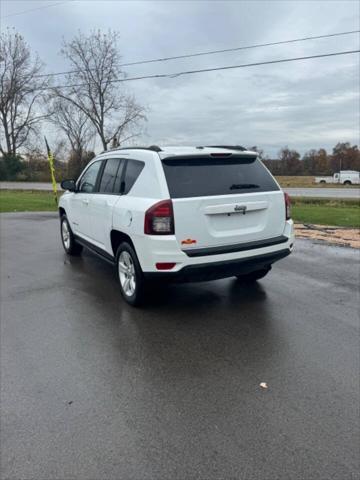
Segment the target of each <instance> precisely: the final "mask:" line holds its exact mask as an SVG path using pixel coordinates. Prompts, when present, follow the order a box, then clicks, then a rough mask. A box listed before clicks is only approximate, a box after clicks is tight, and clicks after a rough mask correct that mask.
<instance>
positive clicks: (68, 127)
mask: <svg viewBox="0 0 360 480" xmlns="http://www.w3.org/2000/svg"><path fill="white" fill-rule="evenodd" d="M49 113H50V116H49V120H50V122H51V123H53V124H54V125H55V126H56V127H58V128H59V129H60V130H62V131H63V133H64V134H65V136H66V138H67V140H68V142H69V144H70V147H71V150H72V151H73V152H76V153H77V155H78V156H79V157H80V158H81V156H82V153H83V152H84V150H86V148H87V146H88V144H89V142H90V140H91V137H92V136H93V135H94V127H93V125H92V124H91V123H90V120H89V117H88V116H87V115H85V113H84V112H83V111H82V110H80V109H79V108H78V107H76V106H75V105H74V104H73V103H72V102H69V101H68V100H65V99H64V98H60V97H55V98H54V99H53V102H52V103H51V104H50V108H49Z"/></svg>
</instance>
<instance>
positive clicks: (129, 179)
mask: <svg viewBox="0 0 360 480" xmlns="http://www.w3.org/2000/svg"><path fill="white" fill-rule="evenodd" d="M144 165H145V164H144V162H140V161H139V160H128V162H127V166H126V170H125V189H124V194H125V195H126V194H127V193H129V192H130V190H131V188H132V186H133V185H134V183H135V182H136V180H137V178H138V176H139V175H140V173H141V170H142V169H143V168H144Z"/></svg>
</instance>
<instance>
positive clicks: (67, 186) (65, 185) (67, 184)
mask: <svg viewBox="0 0 360 480" xmlns="http://www.w3.org/2000/svg"><path fill="white" fill-rule="evenodd" d="M61 188H62V189H63V190H69V192H75V191H76V183H75V180H63V181H62V182H61Z"/></svg>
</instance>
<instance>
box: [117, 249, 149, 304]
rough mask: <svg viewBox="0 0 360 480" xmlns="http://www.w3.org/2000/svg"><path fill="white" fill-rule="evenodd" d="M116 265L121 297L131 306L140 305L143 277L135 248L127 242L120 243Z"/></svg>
mask: <svg viewBox="0 0 360 480" xmlns="http://www.w3.org/2000/svg"><path fill="white" fill-rule="evenodd" d="M116 265H117V272H118V277H119V283H120V292H121V295H122V297H123V299H124V300H125V301H126V302H127V303H128V304H130V305H132V306H138V305H141V304H142V303H143V301H144V296H145V279H144V275H143V272H142V270H141V266H140V263H139V260H138V258H137V256H136V253H135V250H134V249H133V247H132V246H131V245H130V244H129V243H127V242H123V243H121V244H120V246H119V248H118V250H117V253H116Z"/></svg>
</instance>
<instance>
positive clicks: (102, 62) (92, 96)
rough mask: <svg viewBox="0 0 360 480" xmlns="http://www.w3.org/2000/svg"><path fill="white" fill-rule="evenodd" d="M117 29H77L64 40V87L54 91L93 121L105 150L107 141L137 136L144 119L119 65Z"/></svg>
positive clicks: (142, 109) (116, 141)
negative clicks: (66, 64)
mask: <svg viewBox="0 0 360 480" xmlns="http://www.w3.org/2000/svg"><path fill="white" fill-rule="evenodd" d="M118 38H119V34H118V33H117V32H113V31H109V32H108V33H106V34H105V33H101V32H100V31H97V32H92V33H90V35H88V36H86V35H84V34H82V33H79V34H78V35H77V36H76V37H75V38H74V39H73V40H72V41H71V42H68V43H67V42H64V44H63V48H62V50H61V53H62V55H63V56H64V57H65V58H66V59H67V60H68V61H69V63H70V66H71V68H72V71H71V73H69V74H67V75H66V82H65V85H66V86H67V87H66V88H64V89H60V88H57V89H54V92H55V94H56V95H57V96H58V97H59V98H62V99H64V100H67V101H69V102H71V103H72V104H73V105H74V106H76V107H77V108H78V109H79V110H81V111H82V112H83V113H84V114H85V115H86V116H87V118H88V119H89V120H90V121H91V123H92V124H93V126H94V128H95V130H96V132H97V134H98V136H99V137H100V140H101V143H102V146H103V148H104V150H107V148H108V146H109V144H111V143H112V144H121V143H122V142H124V141H125V140H128V139H130V138H133V137H134V136H137V135H138V134H139V132H138V131H137V128H138V127H139V125H140V123H141V122H142V121H143V120H145V119H146V117H145V113H144V108H143V107H141V106H140V105H139V104H138V103H137V102H136V101H135V99H134V97H133V96H131V95H129V94H127V93H126V91H125V89H124V86H123V84H122V83H121V82H120V81H119V80H124V78H125V74H124V73H123V72H122V70H121V67H120V59H121V57H120V54H119V50H118Z"/></svg>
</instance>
